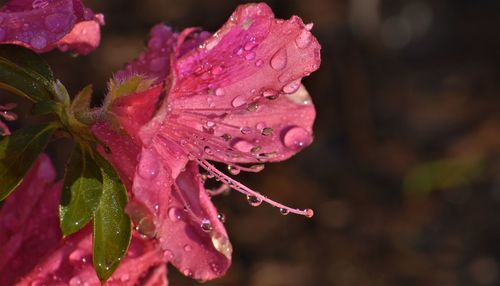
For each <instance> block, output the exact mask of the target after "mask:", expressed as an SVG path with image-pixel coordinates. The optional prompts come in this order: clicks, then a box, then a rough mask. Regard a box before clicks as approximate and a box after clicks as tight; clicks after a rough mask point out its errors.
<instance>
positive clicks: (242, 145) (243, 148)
mask: <svg viewBox="0 0 500 286" xmlns="http://www.w3.org/2000/svg"><path fill="white" fill-rule="evenodd" d="M231 146H232V147H233V148H234V149H236V150H238V151H240V152H243V153H248V152H250V150H252V148H253V147H254V146H253V144H252V143H250V142H248V141H246V140H244V139H235V140H234V141H233V142H232V143H231Z"/></svg>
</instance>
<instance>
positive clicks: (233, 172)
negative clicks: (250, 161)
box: [227, 165, 241, 175]
mask: <svg viewBox="0 0 500 286" xmlns="http://www.w3.org/2000/svg"><path fill="white" fill-rule="evenodd" d="M227 170H228V171H229V173H231V175H238V174H239V173H240V171H241V170H240V169H239V168H238V167H235V166H231V165H227Z"/></svg>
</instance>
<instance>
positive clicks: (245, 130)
mask: <svg viewBox="0 0 500 286" xmlns="http://www.w3.org/2000/svg"><path fill="white" fill-rule="evenodd" d="M240 132H241V134H243V135H247V134H250V133H251V132H252V129H251V128H250V127H248V126H242V127H241V128H240Z"/></svg>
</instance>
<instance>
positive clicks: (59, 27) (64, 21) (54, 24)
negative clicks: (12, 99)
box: [44, 13, 71, 33]
mask: <svg viewBox="0 0 500 286" xmlns="http://www.w3.org/2000/svg"><path fill="white" fill-rule="evenodd" d="M70 21H71V18H70V17H69V16H68V14H63V13H54V14H51V15H48V16H47V17H45V21H44V23H45V27H47V29H49V31H51V32H54V33H58V32H61V31H63V30H64V29H65V28H66V27H67V26H68V24H69V22H70Z"/></svg>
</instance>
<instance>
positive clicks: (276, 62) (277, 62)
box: [270, 48, 288, 71]
mask: <svg viewBox="0 0 500 286" xmlns="http://www.w3.org/2000/svg"><path fill="white" fill-rule="evenodd" d="M287 57H288V56H287V52H286V48H281V49H279V50H278V51H277V52H276V53H275V54H274V55H273V57H272V58H271V62H270V64H271V67H272V68H273V69H275V70H277V71H279V70H282V69H284V68H285V67H286V64H287V61H288V58H287Z"/></svg>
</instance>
